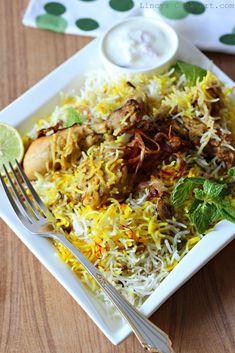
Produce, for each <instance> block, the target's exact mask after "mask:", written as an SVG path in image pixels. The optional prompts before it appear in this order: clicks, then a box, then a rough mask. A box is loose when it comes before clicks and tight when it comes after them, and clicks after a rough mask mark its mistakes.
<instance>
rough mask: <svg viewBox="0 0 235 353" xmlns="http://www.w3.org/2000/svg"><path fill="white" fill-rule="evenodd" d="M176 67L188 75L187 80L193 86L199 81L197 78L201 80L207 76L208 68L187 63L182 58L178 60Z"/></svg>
mask: <svg viewBox="0 0 235 353" xmlns="http://www.w3.org/2000/svg"><path fill="white" fill-rule="evenodd" d="M175 69H176V71H178V72H180V73H181V74H184V75H185V77H186V80H187V81H188V82H189V83H190V84H191V85H192V86H194V85H195V84H196V83H197V79H199V81H201V80H202V79H203V77H204V76H206V74H207V70H205V69H203V68H202V67H200V66H197V65H193V64H190V63H187V62H185V61H182V60H177V61H176V63H175Z"/></svg>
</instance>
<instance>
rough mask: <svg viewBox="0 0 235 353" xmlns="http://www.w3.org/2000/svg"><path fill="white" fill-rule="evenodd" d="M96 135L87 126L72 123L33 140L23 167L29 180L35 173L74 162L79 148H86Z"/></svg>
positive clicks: (79, 151)
mask: <svg viewBox="0 0 235 353" xmlns="http://www.w3.org/2000/svg"><path fill="white" fill-rule="evenodd" d="M96 138H97V137H96V136H94V133H93V132H92V131H91V130H90V129H89V128H87V127H83V126H80V125H74V126H72V127H70V128H67V129H62V130H58V131H57V132H55V133H53V134H52V135H48V136H43V137H40V138H37V139H36V140H34V141H33V142H32V143H31V145H30V146H29V148H28V150H27V151H26V154H25V157H24V161H23V167H24V170H25V173H26V175H27V176H28V178H29V179H30V180H34V179H35V178H36V175H35V173H39V174H42V175H43V174H45V173H46V172H47V171H48V170H50V169H53V170H56V169H59V168H60V167H61V166H62V164H63V167H66V166H69V165H71V164H73V163H75V162H76V161H77V160H78V159H79V157H80V154H81V150H87V149H88V148H89V147H90V146H91V145H92V144H93V143H94V142H95V139H96Z"/></svg>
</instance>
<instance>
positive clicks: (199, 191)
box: [193, 188, 206, 201]
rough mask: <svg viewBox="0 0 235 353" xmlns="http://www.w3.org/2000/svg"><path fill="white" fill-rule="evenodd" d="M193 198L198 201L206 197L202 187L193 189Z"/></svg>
mask: <svg viewBox="0 0 235 353" xmlns="http://www.w3.org/2000/svg"><path fill="white" fill-rule="evenodd" d="M193 192H194V195H195V198H196V199H197V200H200V201H204V200H205V199H206V195H205V192H204V191H203V190H202V189H198V188H197V189H194V190H193Z"/></svg>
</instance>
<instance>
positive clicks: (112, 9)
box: [23, 0, 235, 54]
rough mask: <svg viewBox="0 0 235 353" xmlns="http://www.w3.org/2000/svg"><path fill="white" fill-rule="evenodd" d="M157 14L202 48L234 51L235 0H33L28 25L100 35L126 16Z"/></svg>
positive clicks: (27, 18)
mask: <svg viewBox="0 0 235 353" xmlns="http://www.w3.org/2000/svg"><path fill="white" fill-rule="evenodd" d="M135 15H146V16H156V17H157V18H160V19H161V20H164V21H166V22H168V23H169V24H170V25H171V26H172V27H173V28H175V30H176V31H177V32H179V33H181V34H182V35H183V36H184V37H185V38H186V39H188V40H189V41H190V42H192V43H194V44H195V45H196V46H198V47H199V48H201V49H205V50H213V51H222V52H227V53H231V54H235V1H234V0H207V1H203V0H200V1H186V0H58V1H49V0H30V2H29V5H28V8H27V10H26V12H25V14H24V17H23V23H24V24H25V25H26V26H31V27H37V28H43V29H49V30H52V31H56V32H63V33H68V34H77V35H90V36H98V35H99V34H101V33H102V32H104V31H105V30H106V29H107V28H109V27H111V26H112V25H113V24H115V23H116V22H119V21H120V20H122V19H123V18H125V17H127V16H135Z"/></svg>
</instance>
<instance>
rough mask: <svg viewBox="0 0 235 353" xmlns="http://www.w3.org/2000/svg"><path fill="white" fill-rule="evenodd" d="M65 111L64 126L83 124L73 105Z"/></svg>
mask: <svg viewBox="0 0 235 353" xmlns="http://www.w3.org/2000/svg"><path fill="white" fill-rule="evenodd" d="M66 113H67V114H66V115H67V120H66V122H65V127H71V126H73V125H74V124H80V125H82V124H83V118H82V116H81V115H80V114H79V113H78V112H77V111H76V109H74V108H73V107H69V108H68V109H67V112H66Z"/></svg>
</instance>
